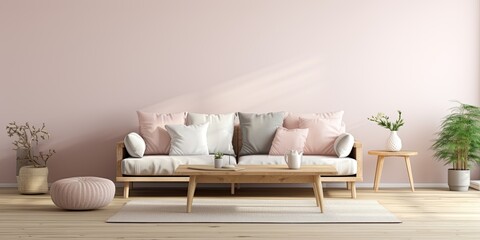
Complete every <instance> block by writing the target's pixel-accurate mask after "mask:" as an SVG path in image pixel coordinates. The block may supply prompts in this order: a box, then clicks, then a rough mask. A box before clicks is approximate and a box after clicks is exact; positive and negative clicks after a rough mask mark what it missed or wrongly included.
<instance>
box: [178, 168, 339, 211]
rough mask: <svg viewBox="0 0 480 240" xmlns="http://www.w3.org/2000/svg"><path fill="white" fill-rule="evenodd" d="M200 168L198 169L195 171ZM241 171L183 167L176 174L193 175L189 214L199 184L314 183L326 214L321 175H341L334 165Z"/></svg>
mask: <svg viewBox="0 0 480 240" xmlns="http://www.w3.org/2000/svg"><path fill="white" fill-rule="evenodd" d="M192 168H196V169H192ZM238 168H240V169H239V170H237V171H234V170H218V169H214V168H213V167H209V166H205V165H180V166H179V167H178V168H177V170H176V171H175V174H176V175H185V176H190V181H189V183H188V194H187V213H190V212H191V211H192V202H193V196H194V194H195V188H196V186H197V183H312V186H313V192H314V193H315V199H316V202H317V206H318V207H319V208H320V212H323V188H322V179H321V175H332V174H336V173H337V169H336V168H335V166H333V165H331V166H330V165H329V166H302V167H301V168H300V169H296V170H293V169H289V168H288V167H287V166H283V165H240V166H238Z"/></svg>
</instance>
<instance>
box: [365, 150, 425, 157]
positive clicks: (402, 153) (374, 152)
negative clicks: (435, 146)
mask: <svg viewBox="0 0 480 240" xmlns="http://www.w3.org/2000/svg"><path fill="white" fill-rule="evenodd" d="M368 154H370V155H381V156H415V155H417V154H418V152H415V151H408V150H402V151H398V152H392V151H387V150H370V151H368Z"/></svg>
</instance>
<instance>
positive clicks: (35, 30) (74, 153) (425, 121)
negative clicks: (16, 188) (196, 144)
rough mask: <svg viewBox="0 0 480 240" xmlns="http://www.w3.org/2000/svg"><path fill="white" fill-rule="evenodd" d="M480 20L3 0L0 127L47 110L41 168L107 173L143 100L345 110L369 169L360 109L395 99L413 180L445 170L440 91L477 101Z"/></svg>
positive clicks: (9, 160)
mask: <svg viewBox="0 0 480 240" xmlns="http://www.w3.org/2000/svg"><path fill="white" fill-rule="evenodd" d="M479 25H480V7H479V1H471V0H458V1H451V0H410V1H405V0H389V1H383V0H364V1H356V0H344V1H336V0H330V1H328V0H323V1H322V0H318V1H298V0H295V1H293V0H292V1H277V0H265V1H262V0H252V1H248V0H247V1H245V0H243V1H240V0H239V1H221V0H210V1H194V0H192V1H113V0H112V1H93V0H91V1H60V0H58V1H18V0H3V1H0V80H1V88H0V111H1V118H0V126H6V124H7V123H8V122H9V121H13V120H16V121H19V122H24V121H30V122H32V123H36V124H40V123H42V122H46V123H47V127H48V128H49V129H50V132H51V134H52V138H51V140H50V141H49V142H48V144H46V145H44V146H43V147H54V148H55V149H56V150H57V151H58V154H57V155H56V156H55V157H54V159H52V160H51V162H50V173H51V174H50V181H55V180H57V179H59V178H64V177H69V176H77V175H97V176H103V177H108V178H111V179H113V177H114V173H115V169H114V166H115V165H114V161H115V155H114V150H115V149H114V147H115V142H117V141H119V140H122V139H123V136H124V135H125V134H126V133H128V132H129V131H133V130H136V129H137V119H136V114H135V111H136V110H138V109H142V110H148V111H159V112H173V111H192V112H233V111H248V112H264V111H277V110H285V111H294V112H322V111H331V110H340V109H342V110H345V112H346V114H345V121H346V123H347V127H348V130H349V131H350V132H351V133H353V134H354V135H355V136H356V137H357V138H358V139H359V140H361V141H362V142H363V144H364V148H365V171H364V172H365V182H372V179H373V174H374V167H375V161H374V158H373V157H370V156H368V155H366V152H367V150H368V149H376V148H382V147H383V143H384V141H385V139H386V137H387V135H388V131H387V130H385V129H382V128H380V127H378V126H376V125H375V124H373V123H371V122H369V121H367V119H366V118H367V117H369V116H370V115H372V114H376V113H377V112H379V111H382V112H385V113H387V114H390V115H394V114H395V111H396V110H397V109H401V110H403V112H404V116H405V120H406V125H405V126H404V127H403V128H401V130H400V132H399V135H400V136H401V137H402V139H403V142H404V148H405V149H415V150H418V151H419V156H418V157H415V158H413V159H412V161H413V162H412V165H413V166H412V167H413V171H414V179H415V181H416V182H417V183H443V182H445V181H446V167H444V166H443V163H441V162H438V161H435V160H433V159H432V151H431V150H429V146H430V145H431V143H432V139H433V138H434V132H436V131H437V127H438V125H439V123H440V120H441V118H442V117H443V116H444V115H445V114H446V113H447V112H448V108H449V107H451V106H452V104H451V103H450V102H449V100H452V99H457V100H460V101H464V102H468V103H471V104H476V105H479V104H480V91H479V89H480V86H479V79H480V72H479V66H480V56H479V55H480V49H479V47H480V46H479V42H480V36H479V33H480V26H479ZM2 128H3V127H2ZM11 147H12V146H11V139H9V138H8V137H7V136H6V134H5V133H1V134H0V183H14V182H15V161H14V158H15V156H14V152H13V151H11V150H10V149H11ZM384 170H385V171H384V174H383V179H382V182H390V183H406V182H407V176H406V173H405V171H404V164H403V163H402V161H388V162H387V163H386V164H385V168H384ZM473 177H474V178H480V172H479V169H478V168H477V169H475V170H474V171H473Z"/></svg>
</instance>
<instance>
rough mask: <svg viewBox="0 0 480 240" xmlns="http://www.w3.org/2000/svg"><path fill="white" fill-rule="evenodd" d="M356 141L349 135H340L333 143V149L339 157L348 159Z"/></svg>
mask: <svg viewBox="0 0 480 240" xmlns="http://www.w3.org/2000/svg"><path fill="white" fill-rule="evenodd" d="M354 143H355V139H354V138H353V136H352V135H351V134H349V133H342V134H340V135H339V136H338V137H337V139H335V142H334V143H333V149H334V150H335V153H336V154H337V156H338V157H347V156H348V155H349V154H350V152H351V151H352V148H353V144H354Z"/></svg>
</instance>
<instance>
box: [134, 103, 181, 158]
mask: <svg viewBox="0 0 480 240" xmlns="http://www.w3.org/2000/svg"><path fill="white" fill-rule="evenodd" d="M137 115H138V122H139V125H140V135H141V136H142V138H143V140H145V144H146V145H147V146H146V149H145V154H168V153H169V152H170V135H169V134H168V132H167V130H166V129H165V125H167V124H185V113H183V112H182V113H166V114H162V113H147V112H140V111H137Z"/></svg>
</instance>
